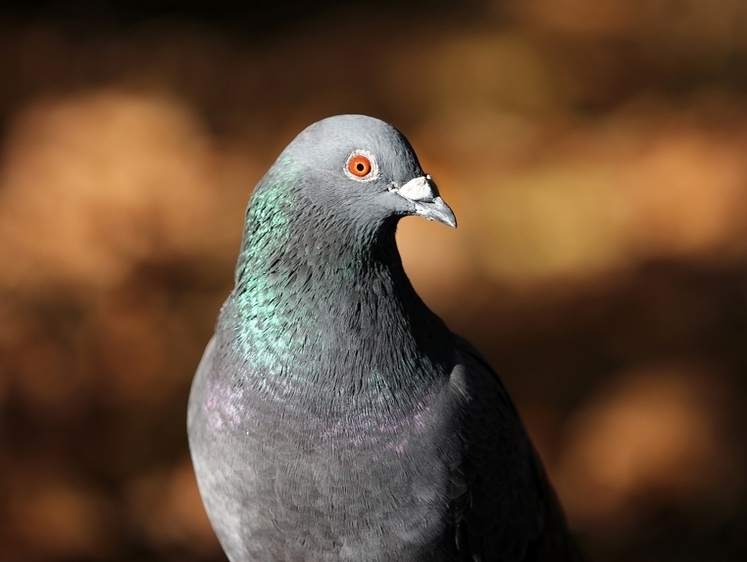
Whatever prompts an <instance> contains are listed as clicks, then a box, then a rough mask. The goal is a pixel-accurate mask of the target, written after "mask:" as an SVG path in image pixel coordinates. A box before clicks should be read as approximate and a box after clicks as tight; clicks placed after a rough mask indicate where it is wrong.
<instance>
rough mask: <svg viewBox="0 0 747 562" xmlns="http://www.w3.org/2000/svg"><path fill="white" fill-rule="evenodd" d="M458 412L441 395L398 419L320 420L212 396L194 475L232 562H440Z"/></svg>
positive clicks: (298, 411)
mask: <svg viewBox="0 0 747 562" xmlns="http://www.w3.org/2000/svg"><path fill="white" fill-rule="evenodd" d="M224 390H225V389H224ZM449 404H450V398H449V396H448V390H447V389H443V390H442V391H440V392H439V391H432V392H430V393H424V396H423V399H422V400H420V401H418V402H416V403H415V404H413V405H412V407H411V408H409V409H408V410H407V411H406V412H405V413H401V414H400V415H392V414H391V413H385V412H382V411H379V410H378V409H377V408H376V407H374V406H373V405H372V407H370V408H366V409H364V410H367V411H365V412H364V411H363V410H362V409H357V410H356V409H353V411H352V412H351V413H350V414H348V415H346V416H337V417H334V416H328V417H322V416H319V415H315V414H312V413H310V412H308V411H306V410H304V409H303V408H300V407H298V406H293V405H291V404H289V403H285V402H282V401H273V400H267V399H266V397H260V396H259V395H253V394H252V393H250V392H245V393H244V394H243V395H241V396H238V394H237V393H236V392H233V393H231V396H230V397H227V396H226V394H225V393H224V392H222V391H221V389H220V388H218V387H216V388H210V385H209V384H208V385H206V388H205V395H204V399H203V405H202V408H201V414H200V416H199V418H200V419H199V424H200V426H201V431H204V432H205V433H206V435H205V437H206V438H205V439H201V440H200V443H201V445H200V446H201V447H202V448H203V450H202V451H201V452H198V453H197V454H196V455H195V457H196V459H197V460H196V462H195V466H196V471H197V476H198V481H199V483H200V487H201V488H202V489H203V497H206V498H211V499H210V501H209V502H208V505H207V509H208V513H209V515H210V517H211V520H212V522H213V525H214V527H215V528H216V531H217V533H218V535H219V537H220V538H221V542H222V543H223V546H224V548H225V549H226V551H227V552H228V553H229V557H230V558H231V559H232V560H234V561H243V560H330V561H332V560H335V561H337V560H357V561H365V560H371V561H374V560H376V561H383V560H413V561H417V560H438V559H439V555H438V551H439V549H440V540H441V536H442V533H443V531H444V528H445V525H446V518H447V514H448V510H449V493H450V489H449V486H450V484H449V483H450V474H451V472H452V470H453V466H454V464H455V460H454V459H455V458H456V457H457V456H458V451H457V448H458V445H457V442H456V439H455V437H454V432H453V431H452V429H451V427H452V419H451V415H450V414H449V412H450V407H449ZM208 489H209V490H208ZM206 491H209V493H207V494H205V492H206ZM232 552H235V553H236V554H235V555H232V554H231V553H232Z"/></svg>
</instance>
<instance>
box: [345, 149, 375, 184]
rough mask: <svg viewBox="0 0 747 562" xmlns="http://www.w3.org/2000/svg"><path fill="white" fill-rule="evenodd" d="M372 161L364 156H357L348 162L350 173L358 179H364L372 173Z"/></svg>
mask: <svg viewBox="0 0 747 562" xmlns="http://www.w3.org/2000/svg"><path fill="white" fill-rule="evenodd" d="M371 168H372V166H371V161H370V160H369V159H368V158H366V157H365V156H363V155H362V154H356V155H355V156H353V157H352V158H351V159H350V160H348V171H349V172H350V173H351V174H353V175H354V176H356V177H359V178H363V177H365V176H367V175H368V174H370V173H371Z"/></svg>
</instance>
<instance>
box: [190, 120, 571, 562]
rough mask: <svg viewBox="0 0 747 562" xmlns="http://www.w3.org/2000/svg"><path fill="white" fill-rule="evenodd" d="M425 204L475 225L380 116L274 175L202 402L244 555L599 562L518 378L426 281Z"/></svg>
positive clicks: (207, 502) (198, 401) (212, 468)
mask: <svg viewBox="0 0 747 562" xmlns="http://www.w3.org/2000/svg"><path fill="white" fill-rule="evenodd" d="M407 216H419V217H424V218H425V219H428V220H431V221H437V222H440V223H443V224H444V225H448V226H451V227H456V218H455V216H454V213H453V211H452V210H451V208H450V207H449V206H448V205H447V204H446V203H445V202H444V200H443V199H442V198H441V196H440V194H439V191H438V188H437V186H436V184H435V182H434V181H433V179H432V178H431V176H430V175H428V174H426V173H424V172H423V170H422V168H421V165H420V163H419V160H418V158H417V156H416V154H415V151H414V149H413V147H412V145H411V144H410V142H409V141H408V140H407V139H406V138H405V136H404V135H403V134H402V133H400V132H399V131H398V130H397V129H395V128H394V127H393V126H392V125H390V124H388V123H386V122H384V121H381V120H379V119H376V118H374V117H368V116H364V115H337V116H334V117H329V118H326V119H323V120H321V121H318V122H316V123H314V124H312V125H310V126H308V127H307V128H306V129H304V130H303V131H302V132H301V133H300V134H298V136H297V137H296V138H295V139H294V140H293V141H292V142H291V143H290V144H289V145H288V146H287V147H286V148H285V149H284V150H283V151H282V152H281V153H280V155H279V156H278V158H277V160H276V161H275V163H274V164H273V165H272V166H271V167H270V168H269V170H268V171H267V173H266V174H265V175H264V177H262V179H261V180H260V181H259V183H258V184H257V186H256V188H255V189H254V191H253V193H252V196H251V198H250V202H249V205H248V209H247V212H246V220H245V225H244V231H243V240H242V243H241V248H240V253H239V257H238V263H237V266H236V273H235V284H234V288H233V290H232V291H231V293H230V294H229V296H228V298H227V299H226V301H225V303H224V305H223V307H222V309H221V310H220V313H219V315H218V320H217V322H216V326H215V333H214V335H213V337H212V339H211V340H210V342H209V343H208V345H207V347H206V349H205V352H204V355H203V357H202V360H201V361H200V364H199V366H198V368H197V371H196V374H195V377H194V380H193V383H192V387H191V391H190V396H189V402H188V415H187V429H188V440H189V447H190V452H191V457H192V462H193V466H194V469H195V474H196V478H197V483H198V488H199V491H200V494H201V497H202V500H203V503H204V506H205V509H206V511H207V514H208V517H209V519H210V521H211V523H212V526H213V528H214V530H215V532H216V535H217V537H218V540H219V542H220V544H221V546H222V548H223V550H224V551H225V553H226V555H227V557H228V559H229V560H230V561H231V562H250V561H272V562H291V561H313V562H316V561H319V562H340V561H348V562H353V561H355V562H395V561H396V562H402V561H407V562H419V561H428V562H440V561H443V562H452V561H453V562H457V561H460V562H461V561H470V562H498V561H501V562H519V561H524V562H529V561H548V560H553V561H567V560H579V559H580V554H579V552H578V549H577V547H576V545H575V542H574V540H573V538H572V536H571V535H570V533H569V531H568V527H567V525H566V522H565V519H564V515H563V512H562V510H561V507H560V505H559V502H558V500H557V497H556V495H555V492H554V490H553V488H552V486H551V484H550V483H549V481H548V478H547V476H546V474H545V470H544V468H543V465H542V463H541V462H540V460H539V457H538V454H537V453H536V452H535V449H534V447H533V445H532V443H531V441H530V439H529V437H528V434H527V432H526V430H525V428H524V425H523V423H522V421H521V418H520V416H519V414H518V413H517V409H516V408H515V406H514V404H513V402H512V400H511V398H510V397H509V395H508V393H507V391H506V388H505V387H504V385H503V384H502V383H501V381H500V379H499V377H498V375H497V374H496V372H495V371H494V370H493V368H492V367H491V366H490V364H489V363H488V361H487V360H486V359H485V358H484V357H483V355H482V354H481V353H480V352H479V351H478V350H477V349H476V348H475V347H473V346H472V345H471V344H470V343H469V342H467V341H466V340H465V339H463V338H461V337H460V336H457V335H455V334H454V333H452V332H451V331H450V330H449V328H448V327H447V326H446V324H445V323H444V321H442V320H441V318H439V317H438V316H437V315H436V314H435V313H434V312H432V311H431V310H430V309H429V308H428V307H427V306H426V304H425V303H424V302H423V300H422V299H421V298H420V297H419V296H418V294H417V293H416V291H415V289H414V288H413V286H412V284H411V282H410V281H409V279H408V277H407V275H406V273H405V270H404V267H403V265H402V260H401V258H400V254H399V252H398V249H397V244H396V239H395V232H396V228H397V224H398V222H399V220H400V219H402V218H403V217H407ZM424 244H428V242H427V241H425V242H424ZM434 255H437V252H436V253H434ZM433 259H438V258H437V257H436V258H433Z"/></svg>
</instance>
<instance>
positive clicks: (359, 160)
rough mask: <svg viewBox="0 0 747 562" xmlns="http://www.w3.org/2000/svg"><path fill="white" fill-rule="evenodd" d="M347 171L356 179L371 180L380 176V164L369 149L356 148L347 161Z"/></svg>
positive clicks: (348, 174)
mask: <svg viewBox="0 0 747 562" xmlns="http://www.w3.org/2000/svg"><path fill="white" fill-rule="evenodd" d="M344 170H345V173H346V174H347V176H348V177H349V178H351V179H354V180H356V181H371V180H374V179H376V178H378V177H379V166H378V164H377V163H376V158H374V155H373V154H371V153H370V152H368V151H367V150H354V151H353V152H352V153H351V154H350V156H348V159H347V161H346V162H345V168H344Z"/></svg>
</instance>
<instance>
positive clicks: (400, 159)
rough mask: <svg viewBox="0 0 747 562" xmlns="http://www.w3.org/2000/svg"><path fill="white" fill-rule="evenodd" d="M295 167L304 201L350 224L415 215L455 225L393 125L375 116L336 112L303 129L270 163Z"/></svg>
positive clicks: (415, 158) (410, 148)
mask: <svg viewBox="0 0 747 562" xmlns="http://www.w3.org/2000/svg"><path fill="white" fill-rule="evenodd" d="M278 166H280V167H288V168H290V169H292V170H294V174H293V175H294V178H293V179H294V181H293V184H294V190H295V191H296V195H297V196H298V197H299V199H301V200H302V201H303V203H302V204H303V205H306V206H309V207H311V208H312V209H315V210H320V211H322V212H321V213H319V214H320V215H321V216H323V215H324V214H325V213H331V214H333V215H334V217H335V219H337V220H342V221H348V222H350V223H353V224H354V226H356V227H358V228H361V227H364V226H369V227H370V226H371V225H374V226H376V225H381V224H384V223H386V222H389V219H392V218H394V219H395V222H396V219H398V218H400V217H403V216H407V215H419V216H422V217H425V218H427V219H428V220H435V221H438V222H441V223H443V224H446V225H449V226H452V227H455V226H456V218H455V217H454V213H453V212H452V211H451V209H450V208H449V206H448V205H447V204H446V203H444V201H443V200H442V199H441V197H440V196H439V193H438V188H437V187H436V185H435V183H433V180H431V177H430V176H429V175H427V174H425V173H424V172H423V170H422V168H421V167H420V163H419V162H418V159H417V157H416V156H415V152H414V151H413V149H412V146H410V143H409V142H408V141H407V139H406V138H405V137H404V136H403V135H402V133H400V132H399V131H398V130H397V129H395V128H394V127H392V126H391V125H389V124H388V123H385V122H384V121H381V120H379V119H375V118H373V117H367V116H364V115H338V116H336V117H330V118H327V119H324V120H322V121H319V122H317V123H314V124H313V125H310V126H309V127H307V128H306V129H305V130H304V131H302V132H301V133H300V134H299V135H298V136H297V137H296V138H295V139H294V140H293V141H292V142H291V143H290V145H288V147H287V148H286V149H285V150H284V151H283V153H282V154H281V155H280V157H279V158H278V161H277V162H276V163H275V164H274V166H273V168H276V167H278Z"/></svg>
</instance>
